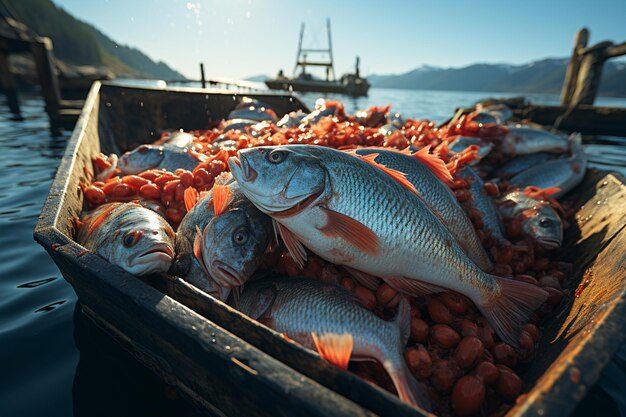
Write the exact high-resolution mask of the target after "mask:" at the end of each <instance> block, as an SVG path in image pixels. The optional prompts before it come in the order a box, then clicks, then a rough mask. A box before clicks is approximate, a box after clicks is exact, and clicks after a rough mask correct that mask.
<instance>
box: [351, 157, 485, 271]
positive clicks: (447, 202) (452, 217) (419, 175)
mask: <svg viewBox="0 0 626 417" xmlns="http://www.w3.org/2000/svg"><path fill="white" fill-rule="evenodd" d="M356 153H357V154H359V155H370V154H373V153H374V154H378V156H377V157H376V162H378V163H381V164H383V165H384V166H386V167H388V168H391V169H395V170H397V171H400V172H402V173H404V174H405V175H406V179H407V180H409V182H410V183H411V184H413V186H414V187H415V189H416V190H417V192H418V193H420V195H421V196H422V197H423V198H424V199H425V200H427V201H428V203H429V204H430V205H431V206H432V208H433V209H434V210H437V212H438V213H439V214H440V215H441V217H442V219H443V222H444V224H445V226H446V227H447V228H448V230H450V232H451V233H452V234H453V235H454V237H455V238H456V240H457V242H458V243H459V244H460V245H461V247H462V248H463V250H464V251H465V253H467V254H468V255H469V257H470V258H471V259H472V260H473V261H474V262H475V263H476V264H477V265H478V266H479V267H480V268H481V269H482V270H483V271H488V270H490V269H491V268H492V267H493V264H492V263H491V260H490V259H489V256H488V255H487V253H486V252H485V250H484V248H483V246H482V243H481V242H480V238H479V237H478V234H477V233H476V230H475V229H474V226H473V225H472V222H471V221H470V219H469V218H468V217H467V215H466V214H465V211H464V210H463V208H462V207H461V206H460V205H459V203H458V201H457V199H456V197H455V196H454V194H453V193H452V191H451V190H450V188H448V187H447V186H446V185H445V184H443V183H442V182H441V181H440V180H439V179H438V178H437V177H436V176H435V175H434V174H433V173H432V172H431V171H430V169H429V168H427V167H426V166H424V165H423V164H422V163H420V162H419V161H418V160H417V159H415V158H414V157H412V156H408V155H404V154H402V153H400V152H396V151H388V150H384V149H368V148H364V149H359V150H357V151H356Z"/></svg>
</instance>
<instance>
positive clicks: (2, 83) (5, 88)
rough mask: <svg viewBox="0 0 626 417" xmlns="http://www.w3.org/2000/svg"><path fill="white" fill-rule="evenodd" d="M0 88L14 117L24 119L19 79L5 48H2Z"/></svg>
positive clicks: (0, 51) (0, 55)
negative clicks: (16, 77)
mask: <svg viewBox="0 0 626 417" xmlns="http://www.w3.org/2000/svg"><path fill="white" fill-rule="evenodd" d="M0 89H1V90H2V92H3V93H4V94H5V95H6V96H7V102H8V105H9V110H10V111H11V113H13V119H14V120H22V119H23V118H22V112H21V110H20V100H19V96H18V93H17V81H16V80H15V75H13V73H12V72H11V68H10V67H9V56H8V54H7V52H6V51H5V50H0Z"/></svg>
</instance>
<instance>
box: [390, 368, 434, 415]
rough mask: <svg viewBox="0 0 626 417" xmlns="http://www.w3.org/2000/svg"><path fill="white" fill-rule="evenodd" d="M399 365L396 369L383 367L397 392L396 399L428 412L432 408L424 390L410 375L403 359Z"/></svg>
mask: <svg viewBox="0 0 626 417" xmlns="http://www.w3.org/2000/svg"><path fill="white" fill-rule="evenodd" d="M400 363H401V365H400V366H398V367H391V366H389V365H387V366H385V368H387V372H388V373H389V376H390V377H391V380H392V381H393V385H394V386H395V387H396V391H398V397H400V399H401V400H402V401H404V402H407V403H409V404H411V405H413V406H415V407H419V408H421V409H422V410H425V411H429V412H430V411H431V409H432V408H431V404H430V400H429V399H428V397H427V396H426V392H425V390H424V388H422V386H421V385H420V383H419V382H418V381H417V380H416V379H415V377H414V376H413V375H412V374H411V371H410V370H409V367H408V366H407V365H406V363H405V362H404V360H403V359H402V360H401V362H400ZM384 365H385V364H383V366H384ZM390 368H391V369H390Z"/></svg>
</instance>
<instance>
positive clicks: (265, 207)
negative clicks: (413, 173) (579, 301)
mask: <svg viewBox="0 0 626 417" xmlns="http://www.w3.org/2000/svg"><path fill="white" fill-rule="evenodd" d="M229 165H230V168H231V171H232V173H233V176H234V177H235V178H236V180H237V182H238V183H239V185H240V186H241V189H242V191H243V192H244V194H246V196H247V197H248V198H249V199H250V201H252V202H253V203H254V204H255V205H256V206H257V207H258V208H259V209H260V210H261V211H263V212H265V213H267V214H268V215H270V216H271V217H272V218H273V219H274V220H275V221H276V222H277V223H278V224H279V229H280V231H281V235H282V236H283V240H284V241H285V244H286V246H287V247H288V248H289V250H290V253H291V254H292V256H294V259H300V261H302V260H303V259H304V258H305V257H306V251H305V250H304V247H305V246H306V247H308V248H309V249H310V250H312V251H313V252H315V253H316V254H317V255H319V256H320V257H322V258H324V259H325V260H327V261H329V262H332V263H334V264H337V265H344V266H348V267H350V268H352V269H356V270H358V271H361V272H364V273H366V274H369V275H372V276H376V277H380V278H382V279H383V280H385V281H386V282H387V283H388V284H389V285H390V286H392V287H394V288H396V289H397V290H399V291H401V292H404V293H406V294H409V295H414V296H420V295H423V294H424V292H425V291H429V292H433V290H435V288H433V287H436V290H438V291H440V288H442V287H443V288H448V289H451V290H454V291H457V292H460V293H461V294H464V295H466V296H468V297H469V298H470V299H471V300H472V301H474V303H475V304H476V305H477V306H478V308H479V309H480V310H481V312H482V313H483V314H484V315H485V316H486V317H487V318H488V320H489V321H490V323H491V324H492V326H493V327H494V329H495V330H496V332H497V333H498V334H499V335H500V337H501V338H502V340H504V341H506V342H507V343H510V344H513V345H517V343H518V338H517V336H518V334H519V332H520V329H521V326H522V325H523V324H525V322H526V320H527V319H528V316H529V315H530V314H531V313H532V312H533V311H534V310H535V309H536V308H537V307H539V306H540V305H541V304H542V303H543V301H545V299H546V298H547V294H546V293H545V291H543V290H542V289H541V288H537V287H535V286H533V285H530V284H526V283H524V282H519V281H512V280H506V279H502V278H500V277H496V276H493V275H489V274H487V273H485V272H483V271H482V270H481V269H480V268H479V267H478V266H477V265H476V264H475V263H474V262H472V261H471V260H470V259H469V257H468V256H467V255H466V254H465V252H464V251H463V249H462V248H461V246H460V245H459V244H458V243H457V241H456V239H455V238H454V236H453V235H452V234H451V233H450V231H449V230H448V229H447V228H446V227H445V226H444V224H443V223H442V222H441V221H440V219H439V218H438V217H437V216H436V214H435V213H433V211H432V210H431V208H430V207H429V206H428V205H427V204H426V203H425V202H424V201H422V200H421V199H420V198H419V196H418V195H417V193H415V192H414V191H411V190H410V189H409V188H408V186H407V184H406V183H405V184H404V185H402V184H400V181H396V180H393V179H392V178H391V177H390V175H388V174H386V173H385V172H383V171H382V170H381V169H379V168H377V167H375V166H373V165H372V164H370V163H368V162H367V161H366V160H364V159H363V157H358V156H354V155H350V154H347V153H345V152H341V151H337V150H335V149H330V148H324V147H320V146H310V145H288V146H280V147H258V148H250V149H245V150H240V151H239V152H238V158H231V159H230V160H229ZM407 182H408V181H407Z"/></svg>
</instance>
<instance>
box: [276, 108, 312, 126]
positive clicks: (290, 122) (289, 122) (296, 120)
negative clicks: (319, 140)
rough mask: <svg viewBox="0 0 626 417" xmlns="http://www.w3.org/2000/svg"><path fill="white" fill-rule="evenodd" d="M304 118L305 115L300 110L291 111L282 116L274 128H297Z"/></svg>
mask: <svg viewBox="0 0 626 417" xmlns="http://www.w3.org/2000/svg"><path fill="white" fill-rule="evenodd" d="M305 117H306V113H305V112H303V111H302V110H298V111H292V112H291V113H289V114H286V115H284V116H283V118H282V119H280V120H279V121H278V123H276V126H277V127H284V128H290V127H297V126H298V125H299V124H300V122H302V119H304V118H305Z"/></svg>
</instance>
